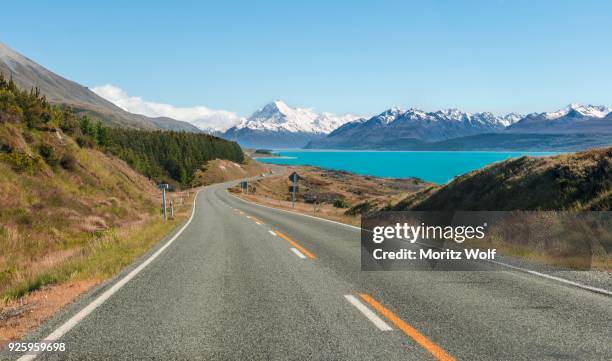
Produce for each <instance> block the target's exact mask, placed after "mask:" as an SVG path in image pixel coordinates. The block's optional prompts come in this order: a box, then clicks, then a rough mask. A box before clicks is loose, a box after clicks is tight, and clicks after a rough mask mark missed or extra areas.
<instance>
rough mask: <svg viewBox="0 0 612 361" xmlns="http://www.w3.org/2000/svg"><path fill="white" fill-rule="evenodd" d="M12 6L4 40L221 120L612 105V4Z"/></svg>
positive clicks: (48, 61) (130, 95) (156, 103)
mask: <svg viewBox="0 0 612 361" xmlns="http://www.w3.org/2000/svg"><path fill="white" fill-rule="evenodd" d="M2 12H3V15H4V16H3V17H2V27H1V28H2V29H1V30H0V41H1V42H3V43H5V44H7V45H8V46H10V47H12V48H13V49H15V50H17V51H18V52H20V53H22V54H23V55H25V56H27V57H29V58H31V59H33V60H34V61H36V62H38V63H39V64H41V65H43V66H45V67H47V68H48V69H50V70H52V71H54V72H56V73H58V74H60V75H62V76H64V77H66V78H68V79H71V80H74V81H76V82H78V83H81V84H83V85H86V86H88V87H90V88H94V89H96V90H97V91H98V92H99V93H100V94H103V95H105V96H106V97H112V96H114V97H119V99H115V101H116V102H123V103H124V104H131V106H134V107H140V108H141V109H142V108H143V107H144V108H145V109H149V110H148V111H151V110H150V109H155V108H156V107H157V108H156V109H158V110H159V109H162V110H161V111H162V112H170V113H169V114H179V116H183V117H192V118H193V117H195V118H196V119H197V118H198V117H200V116H204V118H206V117H208V118H206V119H213V120H214V119H216V120H214V121H215V122H218V123H223V122H229V121H230V120H231V121H236V120H237V119H240V118H241V117H244V116H248V115H249V114H250V113H252V112H253V111H254V110H256V109H258V108H261V107H262V106H263V105H264V104H265V103H268V102H270V101H272V100H274V99H283V100H284V101H285V102H286V103H287V104H289V105H291V106H300V107H307V108H313V109H315V110H316V111H328V112H335V113H338V114H344V113H351V114H359V115H374V114H378V113H380V112H382V111H383V110H385V109H387V108H389V107H391V106H400V107H403V108H409V107H417V108H420V109H423V110H427V111H431V110H437V109H440V108H459V109H461V110H465V111H470V112H476V111H491V112H493V113H497V114H501V113H508V112H521V113H530V112H536V111H537V112H542V111H553V110H556V109H559V108H561V107H563V106H565V105H567V104H569V103H572V102H577V103H588V104H603V105H612V90H611V89H612V87H611V86H610V84H612V46H611V44H612V40H611V39H612V2H611V1H607V0H601V1H544V0H542V1H521V0H516V1H511V0H505V1H504V0H489V1H469V0H464V1H450V0H449V1H433V0H432V1H426V0H421V1H329V0H328V1H318V0H310V1H303V2H297V1H293V2H292V1H265V0H262V1H259V2H256V1H214V2H212V1H211V2H204V1H163V2H162V1H129V2H127V1H110V0H105V1H97V2H95V3H94V2H93V1H62V0H56V1H52V2H51V1H27V2H23V1H10V2H6V3H4V4H3V5H2ZM163 109H166V110H163ZM207 112H208V113H207ZM164 114H165V113H164ZM203 114H204V115H203ZM206 114H208V115H206ZM211 114H212V115H211Z"/></svg>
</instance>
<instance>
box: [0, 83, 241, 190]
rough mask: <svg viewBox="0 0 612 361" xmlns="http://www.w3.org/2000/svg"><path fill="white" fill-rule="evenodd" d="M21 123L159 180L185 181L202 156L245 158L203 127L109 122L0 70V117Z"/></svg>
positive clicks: (203, 159)
mask: <svg viewBox="0 0 612 361" xmlns="http://www.w3.org/2000/svg"><path fill="white" fill-rule="evenodd" d="M2 122H17V123H22V124H23V125H24V126H25V127H26V128H28V129H37V130H54V129H61V130H62V131H63V132H64V133H65V134H67V135H69V136H71V137H73V138H74V139H75V141H76V142H77V144H78V145H79V146H81V147H92V148H97V149H99V150H101V151H103V152H105V153H109V154H112V155H114V156H117V157H119V158H121V159H123V160H124V161H125V162H127V163H128V164H129V165H130V166H131V167H133V168H134V169H136V170H137V171H139V172H141V173H142V174H144V175H145V176H147V177H149V178H151V179H153V180H155V181H157V182H170V183H175V184H179V185H181V186H189V185H190V184H191V180H192V178H193V175H194V173H195V172H196V170H198V169H199V168H200V167H201V166H202V165H203V164H204V163H205V162H206V161H209V160H212V159H216V158H220V159H226V160H231V161H234V162H238V163H240V162H243V161H244V154H243V153H242V149H241V148H240V146H238V144H236V143H235V142H230V141H227V140H224V139H221V138H218V137H214V136H211V135H208V134H204V133H185V132H175V131H162V130H155V131H150V130H139V129H128V128H115V127H108V126H106V125H104V124H102V123H101V122H100V121H95V122H94V121H93V120H91V119H90V118H89V117H87V116H86V115H82V116H79V115H77V114H75V112H74V111H73V110H72V109H71V108H70V107H67V106H59V105H52V104H50V103H49V102H48V101H47V100H46V98H45V96H44V95H41V94H40V91H39V90H38V89H36V88H34V89H30V90H21V89H19V88H18V87H17V86H16V84H15V83H14V82H13V80H12V79H9V80H7V79H6V78H5V77H4V76H3V75H2V74H0V123H2Z"/></svg>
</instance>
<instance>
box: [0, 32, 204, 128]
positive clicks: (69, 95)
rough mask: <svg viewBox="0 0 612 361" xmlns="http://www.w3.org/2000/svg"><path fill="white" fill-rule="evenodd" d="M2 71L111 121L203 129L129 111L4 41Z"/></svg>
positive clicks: (22, 85)
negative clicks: (18, 51)
mask: <svg viewBox="0 0 612 361" xmlns="http://www.w3.org/2000/svg"><path fill="white" fill-rule="evenodd" d="M0 73H2V74H4V76H5V77H6V78H9V77H11V78H12V79H13V81H14V82H15V83H16V84H17V86H19V87H20V88H23V89H30V88H33V87H38V88H39V89H40V92H41V93H42V94H44V95H45V96H46V98H47V99H48V100H49V101H50V102H52V103H55V104H65V105H70V106H72V107H73V108H74V109H75V111H76V112H78V113H86V114H88V115H89V116H91V117H92V118H94V119H98V120H101V121H104V122H105V123H107V124H111V125H114V126H122V127H130V128H140V129H164V130H176V131H187V132H200V130H199V129H198V128H197V127H195V126H193V125H191V124H189V123H187V122H182V121H179V120H175V119H171V118H165V117H160V118H150V117H146V116H144V115H140V114H132V113H129V112H127V111H125V110H123V109H121V108H119V107H118V106H116V105H114V104H113V103H111V102H109V101H107V100H105V99H104V98H102V97H100V96H98V95H97V94H95V93H94V92H93V91H91V90H89V89H88V88H87V87H84V86H82V85H80V84H78V83H75V82H73V81H71V80H68V79H65V78H63V77H61V76H59V75H57V74H55V73H53V72H51V71H50V70H48V69H46V68H44V67H42V66H40V65H39V64H37V63H35V62H34V61H32V60H30V59H28V58H26V57H25V56H23V55H21V54H19V53H17V52H16V51H14V50H13V49H11V48H9V47H8V46H6V45H4V44H3V43H0Z"/></svg>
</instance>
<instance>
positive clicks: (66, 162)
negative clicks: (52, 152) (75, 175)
mask: <svg viewBox="0 0 612 361" xmlns="http://www.w3.org/2000/svg"><path fill="white" fill-rule="evenodd" d="M60 165H61V166H62V168H64V169H65V170H70V171H73V170H75V169H76V165H77V160H76V158H75V157H74V155H72V154H69V153H66V154H64V155H62V158H61V159H60Z"/></svg>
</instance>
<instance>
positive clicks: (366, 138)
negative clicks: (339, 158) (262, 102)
mask: <svg viewBox="0 0 612 361" xmlns="http://www.w3.org/2000/svg"><path fill="white" fill-rule="evenodd" d="M521 118H522V117H521V116H520V115H519V114H516V113H510V114H508V115H505V116H496V115H494V114H492V113H488V112H483V113H473V114H472V113H465V112H462V111H459V110H457V109H445V110H439V111H436V112H425V111H422V110H419V109H414V108H411V109H409V110H402V109H400V108H391V109H388V110H386V111H384V112H382V113H380V114H378V115H376V116H374V117H372V118H370V119H367V120H366V119H357V120H355V121H352V122H350V123H346V124H344V125H343V126H341V127H339V128H338V129H336V130H334V131H333V132H331V133H330V134H329V135H328V136H327V137H326V138H324V139H318V140H314V141H311V142H310V143H309V144H308V145H307V148H327V149H387V148H389V145H390V144H395V145H400V147H401V145H403V146H407V147H412V146H418V145H421V144H424V143H431V142H439V141H444V140H447V139H453V138H459V137H465V136H472V135H477V134H484V133H495V132H500V131H502V130H504V129H505V128H506V127H507V126H509V125H511V124H513V123H515V122H516V121H518V120H519V119H521ZM391 148H395V146H392V147H391Z"/></svg>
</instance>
